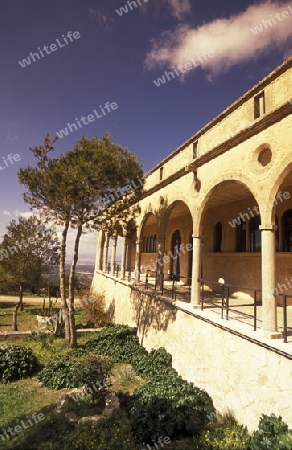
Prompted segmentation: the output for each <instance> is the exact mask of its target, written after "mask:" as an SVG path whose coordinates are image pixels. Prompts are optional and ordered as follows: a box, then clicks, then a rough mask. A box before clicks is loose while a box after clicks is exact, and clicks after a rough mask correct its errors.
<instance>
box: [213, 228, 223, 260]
mask: <svg viewBox="0 0 292 450" xmlns="http://www.w3.org/2000/svg"><path fill="white" fill-rule="evenodd" d="M214 252H216V253H217V252H222V223H221V222H217V223H216V225H215V228H214Z"/></svg>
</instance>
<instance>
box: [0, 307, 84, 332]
mask: <svg viewBox="0 0 292 450" xmlns="http://www.w3.org/2000/svg"><path fill="white" fill-rule="evenodd" d="M24 305H25V306H24V310H23V311H20V310H18V314H17V325H18V331H33V330H35V329H36V326H37V321H36V316H37V315H40V311H41V308H42V303H39V304H37V303H34V304H33V305H31V304H25V302H24ZM14 306H15V305H14V304H13V303H11V302H9V303H8V302H7V303H5V302H0V333H3V332H5V331H11V330H12V315H13V311H14ZM75 320H76V325H82V324H83V325H85V323H86V320H85V314H84V311H82V310H76V313H75Z"/></svg>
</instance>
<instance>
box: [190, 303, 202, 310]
mask: <svg viewBox="0 0 292 450" xmlns="http://www.w3.org/2000/svg"><path fill="white" fill-rule="evenodd" d="M191 305H192V307H193V309H201V305H194V304H191Z"/></svg>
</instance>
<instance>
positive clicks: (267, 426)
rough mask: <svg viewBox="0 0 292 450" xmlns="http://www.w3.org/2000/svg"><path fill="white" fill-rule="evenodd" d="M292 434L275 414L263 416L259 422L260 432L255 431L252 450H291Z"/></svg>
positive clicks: (251, 444) (251, 445)
mask: <svg viewBox="0 0 292 450" xmlns="http://www.w3.org/2000/svg"><path fill="white" fill-rule="evenodd" d="M291 448H292V433H291V432H289V431H288V425H287V424H285V423H284V422H283V421H282V418H281V417H280V416H279V417H276V416H275V414H271V415H270V416H267V415H265V414H263V415H262V416H261V418H260V421H259V430H258V431H255V432H254V434H253V436H252V438H251V443H250V449H251V450H266V449H267V450H291Z"/></svg>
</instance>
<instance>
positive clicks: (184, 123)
mask: <svg viewBox="0 0 292 450" xmlns="http://www.w3.org/2000/svg"><path fill="white" fill-rule="evenodd" d="M136 3H137V8H135V7H134V5H132V8H133V9H132V10H131V9H130V8H129V6H128V9H129V11H128V12H127V13H123V15H119V14H118V13H117V12H116V10H117V9H119V8H121V7H122V6H124V5H126V4H127V2H126V1H125V0H107V1H106V0H82V1H81V0H79V1H77V0H58V1H57V0H51V1H50V0H26V1H25V2H23V1H22V0H14V1H13V2H12V1H11V0H2V1H1V4H0V35H1V39H0V55H1V75H0V76H1V83H0V105H1V106H0V113H1V120H0V141H1V146H0V148H1V155H0V186H1V196H0V234H1V235H2V234H3V232H4V230H5V227H6V224H7V223H8V222H9V221H10V220H11V219H13V218H16V217H17V216H18V215H19V214H27V213H28V212H29V206H28V205H26V204H25V203H24V202H23V200H22V192H23V189H22V187H21V185H19V183H18V180H17V171H18V170H19V168H20V167H25V166H27V165H28V164H29V163H31V164H33V160H32V158H31V155H30V152H29V147H31V146H36V145H39V144H40V143H42V142H43V139H44V136H45V134H46V133H47V132H49V133H50V134H51V135H55V134H56V132H58V131H60V130H61V129H64V128H65V127H66V126H67V123H68V122H69V123H73V122H75V123H76V119H78V120H80V118H81V117H82V116H84V117H87V116H88V115H89V114H92V111H93V110H94V109H95V110H97V111H98V112H99V113H100V111H101V109H100V105H101V106H104V105H105V103H106V102H110V103H112V102H115V103H117V105H118V108H117V109H115V110H111V112H110V113H108V112H107V113H106V114H105V115H104V116H103V117H102V118H100V119H98V120H94V121H92V123H89V124H88V125H82V128H79V129H78V130H77V131H73V132H72V133H71V132H70V133H68V136H66V137H63V138H62V139H60V140H59V141H58V142H57V144H56V152H55V156H58V155H59V154H60V153H62V152H64V151H66V150H68V149H70V148H73V146H74V144H75V143H76V141H77V140H78V139H79V138H81V136H82V135H83V134H85V135H86V136H89V137H91V136H98V137H102V136H103V135H104V134H105V133H106V132H109V133H110V134H111V135H112V138H113V140H114V141H115V142H118V143H120V144H121V145H123V146H125V147H128V148H129V149H130V150H131V151H133V152H135V153H136V154H137V155H138V157H139V158H140V159H141V160H142V163H143V167H144V170H145V171H147V170H149V169H151V168H152V167H153V166H154V165H156V164H157V163H158V162H159V161H160V160H161V159H163V158H164V157H165V156H166V155H168V154H169V153H170V152H171V151H173V150H174V149H175V148H176V147H177V146H178V145H180V144H181V143H182V142H184V141H185V140H186V139H187V138H188V137H190V136H191V135H192V134H194V133H195V132H196V131H197V130H198V129H200V128H201V127H202V126H203V125H205V124H206V123H207V122H209V121H210V120H211V119H212V118H214V117H215V116H216V115H217V114H218V113H220V112H221V111H222V110H223V109H225V108H226V107H227V106H228V105H229V104H230V103H232V102H233V101H234V100H236V99H237V98H238V97H240V96H241V95H242V94H243V93H244V92H245V91H247V90H248V89H249V88H250V87H251V86H253V85H254V84H255V83H257V82H258V81H259V80H260V79H262V78H263V77H264V76H265V75H267V74H268V73H269V72H270V71H272V70H273V69H274V68H275V67H276V66H277V65H279V64H281V63H282V62H283V60H284V59H285V58H287V57H288V56H289V55H290V54H291V49H292V40H291V35H292V26H291V25H292V2H291V3H289V2H274V1H272V2H269V1H268V2H257V1H241V0H239V1H237V2H234V1H230V0H222V1H220V2H217V1H214V0H206V1H205V2H204V3H203V2H201V1H197V0H193V1H191V0H159V2H158V1H157V0H148V2H145V0H140V3H141V5H139V2H138V1H137V0H136ZM289 6H290V9H288V7H289ZM283 11H287V14H286V15H285V19H284V18H283V17H281V20H280V18H279V17H280V16H276V14H279V13H281V14H282V12H283ZM267 19H271V20H272V19H273V22H271V23H272V26H268V25H266V27H265V26H263V22H262V20H267ZM261 23H262V29H263V31H262V32H260V31H259V30H258V32H257V33H256V34H255V33H254V32H252V30H251V28H255V27H256V26H257V25H260V24H261ZM69 31H71V32H72V33H73V32H78V33H79V34H80V37H79V38H78V39H74V38H71V39H72V42H70V40H69V38H66V36H67V33H68V32H69ZM62 35H64V36H65V39H66V40H67V41H65V40H64V38H63V37H62ZM75 36H76V35H75ZM57 39H59V43H60V45H58V44H57ZM66 42H67V43H68V44H66ZM52 44H55V46H56V47H53V48H54V49H55V50H54V51H51V52H50V54H46V52H45V50H43V47H44V46H47V48H49V47H50V45H52ZM62 45H63V46H62ZM38 48H40V50H42V51H43V55H44V56H43V57H41V58H40V60H38V59H37V57H36V56H35V57H34V58H35V59H36V61H35V62H31V64H30V65H26V66H25V67H22V66H21V64H19V61H23V59H24V58H27V57H28V56H29V54H30V53H31V52H32V53H35V52H39V50H38ZM48 51H49V50H48ZM204 51H206V52H213V53H214V55H215V56H214V57H212V58H209V59H206V58H205V59H202V61H203V63H202V64H200V65H198V66H197V67H195V68H193V69H191V70H189V71H188V72H187V73H186V74H185V75H184V76H182V75H181V76H177V77H176V78H175V79H171V80H170V81H167V82H166V83H165V84H163V85H161V86H160V87H157V86H156V85H155V83H154V80H157V78H158V77H161V76H163V74H164V71H169V70H171V69H172V68H173V67H176V68H177V67H178V66H179V65H180V64H185V63H188V62H189V61H191V58H193V59H195V60H197V61H198V57H199V56H200V55H202V54H203V52H204ZM39 53H40V52H39ZM9 154H12V155H15V154H19V155H20V160H19V161H14V160H13V159H12V162H13V164H11V162H10V161H9V160H8V159H7V157H8V155H9ZM10 159H11V158H10ZM16 159H17V158H16ZM1 167H2V169H1ZM93 243H94V244H95V237H94V236H93V235H90V236H84V237H83V239H82V241H81V247H82V250H81V259H83V260H85V259H91V258H94V245H93Z"/></svg>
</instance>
